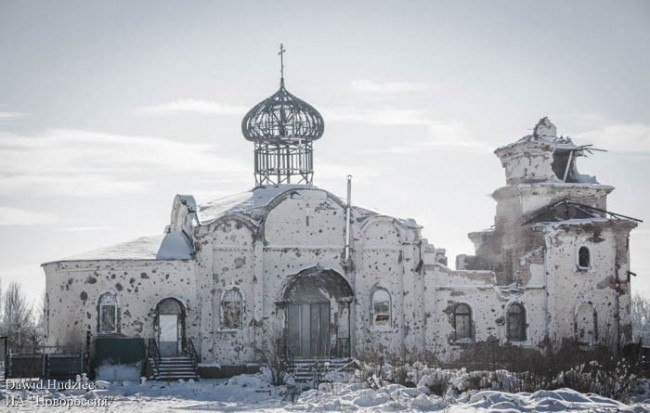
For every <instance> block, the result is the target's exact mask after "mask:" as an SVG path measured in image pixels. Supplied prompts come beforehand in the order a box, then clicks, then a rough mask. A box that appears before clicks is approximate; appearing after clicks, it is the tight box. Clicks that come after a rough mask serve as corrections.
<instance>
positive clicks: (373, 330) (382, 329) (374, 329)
mask: <svg viewBox="0 0 650 413" xmlns="http://www.w3.org/2000/svg"><path fill="white" fill-rule="evenodd" d="M370 332H371V333H392V332H393V328H392V327H390V326H387V327H377V326H372V327H370Z"/></svg>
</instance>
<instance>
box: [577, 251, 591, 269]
mask: <svg viewBox="0 0 650 413" xmlns="http://www.w3.org/2000/svg"><path fill="white" fill-rule="evenodd" d="M578 267H580V268H589V267H591V253H590V252H589V248H587V247H580V249H579V250H578Z"/></svg>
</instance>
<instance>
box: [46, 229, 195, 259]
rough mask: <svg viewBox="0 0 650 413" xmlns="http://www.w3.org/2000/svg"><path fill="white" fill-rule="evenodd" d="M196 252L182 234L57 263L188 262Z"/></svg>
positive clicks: (145, 239) (141, 240) (138, 240)
mask: <svg viewBox="0 0 650 413" xmlns="http://www.w3.org/2000/svg"><path fill="white" fill-rule="evenodd" d="M193 254H194V251H193V249H192V246H191V245H190V242H189V240H188V239H187V237H186V236H185V235H184V234H182V233H169V234H161V235H154V236H150V237H140V238H136V239H134V240H131V241H127V242H122V243H120V244H115V245H111V246H109V247H104V248H99V249H96V250H92V251H88V252H84V253H81V254H77V255H73V256H71V257H66V258H63V259H61V260H57V261H95V260H186V259H191V258H193Z"/></svg>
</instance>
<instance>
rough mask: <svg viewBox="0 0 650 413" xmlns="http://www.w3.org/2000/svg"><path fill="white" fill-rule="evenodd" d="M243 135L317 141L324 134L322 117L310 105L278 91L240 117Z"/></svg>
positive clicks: (283, 139)
mask: <svg viewBox="0 0 650 413" xmlns="http://www.w3.org/2000/svg"><path fill="white" fill-rule="evenodd" d="M241 129H242V133H243V134H244V138H246V139H247V140H249V141H258V142H259V141H265V142H269V143H270V142H274V141H275V142H278V141H279V142H282V141H285V142H286V141H293V140H316V139H319V138H320V137H321V136H323V132H324V130H325V124H324V122H323V117H322V116H321V114H320V113H318V111H317V110H316V109H314V107H313V106H311V105H310V104H309V103H307V102H304V101H302V100H300V99H298V98H297V97H295V96H294V95H292V94H291V93H289V92H288V91H287V89H285V87H284V82H282V84H281V85H280V90H278V91H277V92H275V94H273V95H272V96H271V97H269V98H267V99H265V100H263V101H262V102H260V103H258V104H257V105H255V106H254V107H253V108H252V109H251V110H250V111H248V113H247V114H246V116H244V119H243V120H242V124H241Z"/></svg>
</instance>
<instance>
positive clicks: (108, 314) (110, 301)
mask: <svg viewBox="0 0 650 413" xmlns="http://www.w3.org/2000/svg"><path fill="white" fill-rule="evenodd" d="M116 332H117V297H116V296H115V294H112V293H105V294H102V296H101V297H99V333H104V334H106V333H116Z"/></svg>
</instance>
